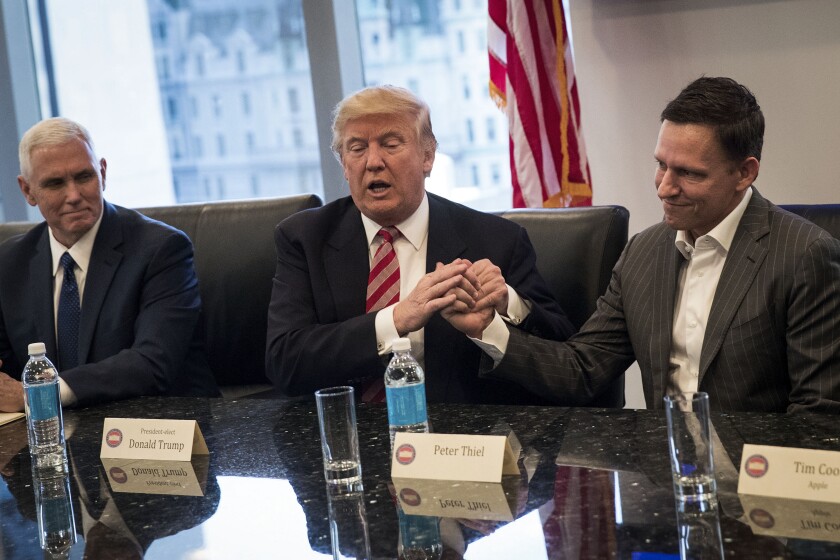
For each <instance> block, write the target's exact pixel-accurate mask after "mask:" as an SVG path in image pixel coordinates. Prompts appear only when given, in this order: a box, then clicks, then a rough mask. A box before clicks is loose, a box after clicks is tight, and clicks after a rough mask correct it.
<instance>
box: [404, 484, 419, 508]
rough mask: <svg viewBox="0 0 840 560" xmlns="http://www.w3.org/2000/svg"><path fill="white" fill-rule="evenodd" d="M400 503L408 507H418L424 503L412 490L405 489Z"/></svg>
mask: <svg viewBox="0 0 840 560" xmlns="http://www.w3.org/2000/svg"><path fill="white" fill-rule="evenodd" d="M400 501H401V502H402V503H404V504H405V505H407V506H411V507H417V506H419V505H420V502H421V501H423V500H422V498H420V494H418V493H417V491H416V490H414V489H412V488H403V489H402V490H400Z"/></svg>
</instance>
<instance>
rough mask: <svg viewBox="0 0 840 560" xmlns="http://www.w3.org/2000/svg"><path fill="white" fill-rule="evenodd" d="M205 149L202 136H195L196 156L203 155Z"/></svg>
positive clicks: (194, 150) (194, 148)
mask: <svg viewBox="0 0 840 560" xmlns="http://www.w3.org/2000/svg"><path fill="white" fill-rule="evenodd" d="M203 152H204V149H203V146H202V145H201V136H195V137H193V153H194V154H195V157H197V158H200V157H201V156H202V155H203Z"/></svg>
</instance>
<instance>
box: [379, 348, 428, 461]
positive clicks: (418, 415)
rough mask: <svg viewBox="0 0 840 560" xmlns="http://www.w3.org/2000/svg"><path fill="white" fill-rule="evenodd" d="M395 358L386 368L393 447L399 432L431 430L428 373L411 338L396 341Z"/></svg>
mask: <svg viewBox="0 0 840 560" xmlns="http://www.w3.org/2000/svg"><path fill="white" fill-rule="evenodd" d="M392 347H393V351H394V357H393V358H391V362H390V363H389V364H388V367H387V368H386V369H385V398H386V400H387V401H388V425H389V428H390V432H391V448H393V447H394V435H395V434H396V433H397V432H428V431H429V422H428V419H427V417H426V375H425V374H424V373H423V368H421V367H420V364H418V363H417V360H415V359H414V356H412V355H411V341H410V340H409V339H407V338H398V339H396V340H394V342H393V345H392Z"/></svg>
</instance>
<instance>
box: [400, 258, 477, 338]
mask: <svg viewBox="0 0 840 560" xmlns="http://www.w3.org/2000/svg"><path fill="white" fill-rule="evenodd" d="M470 264H471V263H470V262H469V261H467V260H463V259H455V260H454V261H452V262H451V263H449V264H447V265H444V264H441V263H438V265H437V267H436V268H435V270H434V271H433V272H430V273H428V274H426V275H425V276H423V278H421V279H420V281H419V282H418V283H417V286H415V288H414V289H413V290H412V291H411V293H410V294H408V297H406V298H405V299H402V300H400V302H399V303H398V304H397V305H396V307H394V326H395V327H396V328H397V332H398V333H399V335H400V336H406V335H407V334H408V333H410V332H414V331H417V330H420V329H422V328H423V327H425V326H426V323H428V322H429V319H431V317H432V315H434V314H435V313H437V312H438V311H440V310H441V309H443V308H445V307H448V306H450V305H452V304H455V303H456V300H457V301H458V304H457V305H458V306H459V308H460V309H467V308H469V307H472V306H473V305H475V299H476V298H477V296H478V293H479V290H480V285H479V283H478V279H477V278H476V276H475V274H473V273H470V272H468V270H469V267H470Z"/></svg>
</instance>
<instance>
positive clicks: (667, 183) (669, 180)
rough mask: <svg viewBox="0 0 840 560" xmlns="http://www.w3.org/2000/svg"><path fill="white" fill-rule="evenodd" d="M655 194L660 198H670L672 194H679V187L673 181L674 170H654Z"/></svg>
mask: <svg viewBox="0 0 840 560" xmlns="http://www.w3.org/2000/svg"><path fill="white" fill-rule="evenodd" d="M655 182H656V195H657V196H658V197H659V198H661V199H665V198H671V197H672V196H676V195H677V194H679V188H677V185H676V183H675V182H674V172H673V171H671V170H670V169H666V170H664V171H663V170H661V169H659V170H657V171H656V181H655Z"/></svg>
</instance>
